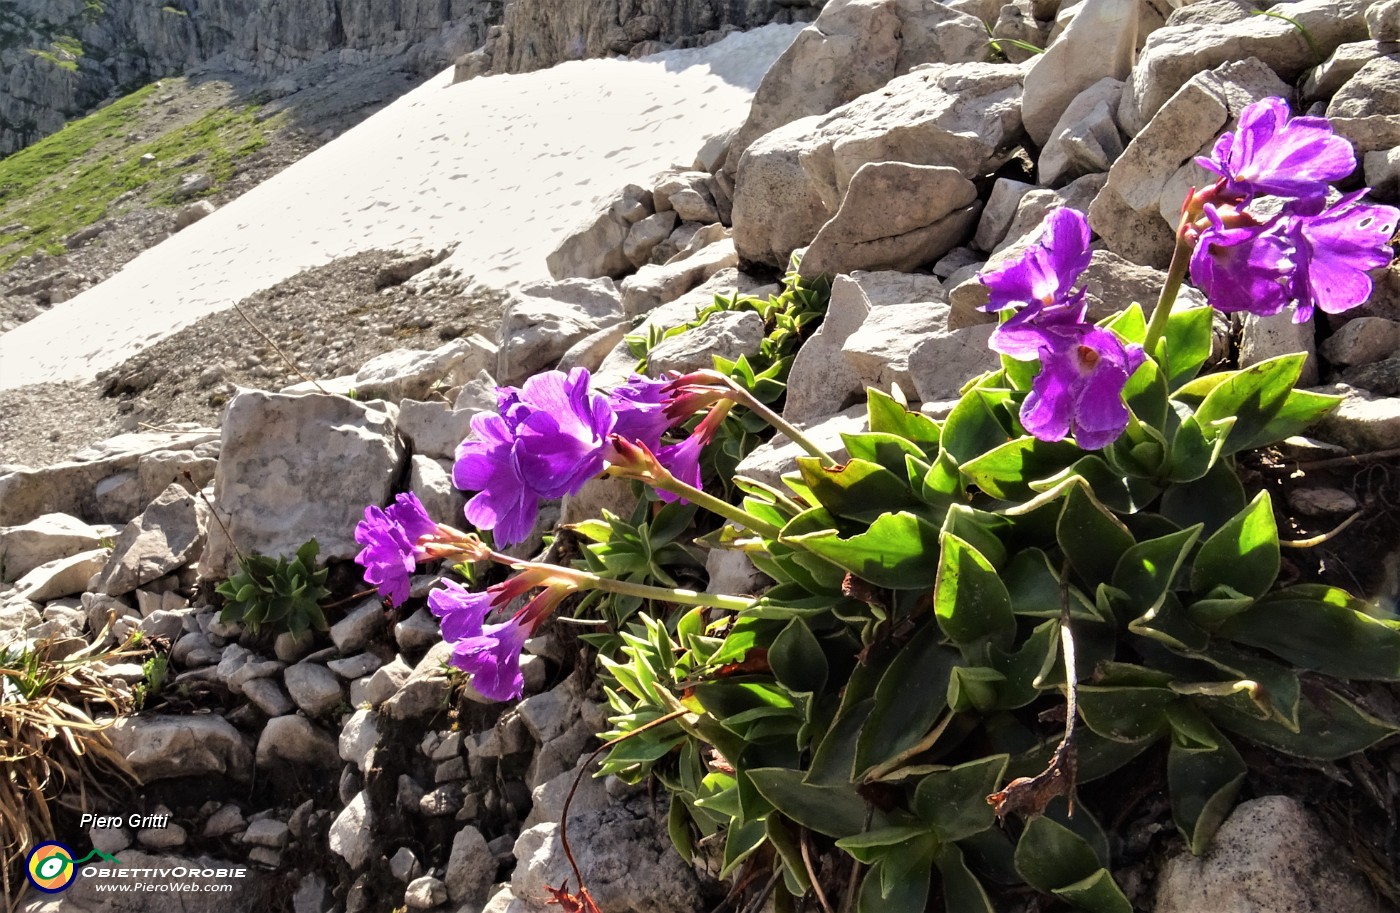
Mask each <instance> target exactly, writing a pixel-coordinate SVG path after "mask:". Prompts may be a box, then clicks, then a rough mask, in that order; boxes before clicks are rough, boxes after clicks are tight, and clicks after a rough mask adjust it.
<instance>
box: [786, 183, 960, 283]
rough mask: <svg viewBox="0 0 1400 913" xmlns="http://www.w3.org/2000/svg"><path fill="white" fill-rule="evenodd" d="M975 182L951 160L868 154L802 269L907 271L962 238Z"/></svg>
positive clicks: (813, 273)
mask: <svg viewBox="0 0 1400 913" xmlns="http://www.w3.org/2000/svg"><path fill="white" fill-rule="evenodd" d="M976 202H977V188H976V186H975V185H974V184H973V183H972V182H971V181H969V180H968V179H967V178H965V177H963V176H962V174H960V173H959V172H958V171H957V170H955V169H953V168H943V167H938V166H933V165H908V164H905V163H903V162H870V163H868V164H865V165H862V166H861V167H860V169H859V170H858V171H856V173H855V175H853V176H852V178H851V183H850V186H849V187H848V188H847V191H846V195H845V197H844V199H842V201H841V206H840V208H839V209H838V210H837V212H836V215H834V216H832V218H831V221H829V222H827V223H826V224H825V225H823V226H822V228H821V230H820V231H819V232H817V236H816V237H815V238H814V239H813V240H812V243H811V246H809V247H808V248H807V253H806V254H805V255H803V258H802V264H801V273H802V275H804V276H818V275H822V274H827V275H831V276H834V275H836V274H838V273H849V272H852V271H855V270H882V269H891V270H900V271H904V272H910V271H912V270H915V269H917V268H919V267H921V266H924V265H926V264H929V263H932V262H933V261H935V260H937V259H938V258H939V257H942V256H943V255H944V254H946V253H947V252H948V251H950V250H952V249H953V248H954V247H956V246H958V245H959V244H961V243H963V241H965V240H967V238H968V236H969V235H970V234H971V232H972V228H973V226H974V225H975V224H976V221H977V215H978V211H979V207H978V206H977V205H975V204H976Z"/></svg>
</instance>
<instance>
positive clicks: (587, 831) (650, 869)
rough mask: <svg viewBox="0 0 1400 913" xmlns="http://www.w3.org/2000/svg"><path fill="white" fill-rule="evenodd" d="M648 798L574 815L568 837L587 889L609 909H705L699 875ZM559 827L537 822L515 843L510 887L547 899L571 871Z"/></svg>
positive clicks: (529, 897)
mask: <svg viewBox="0 0 1400 913" xmlns="http://www.w3.org/2000/svg"><path fill="white" fill-rule="evenodd" d="M651 804H652V803H651V802H650V800H648V799H647V798H646V797H645V796H639V797H636V798H634V799H631V800H629V801H627V802H623V803H618V804H616V805H612V806H609V807H608V808H605V809H601V810H599V811H590V812H584V813H582V814H578V815H577V816H571V817H570V821H569V842H570V844H571V845H572V846H573V850H574V855H575V857H576V858H577V860H578V864H579V868H580V869H581V870H582V873H583V877H584V880H585V881H586V882H587V883H588V889H589V891H590V893H591V894H592V895H593V897H594V899H595V900H596V901H597V902H598V905H599V907H600V908H601V909H604V910H617V911H629V913H690V911H698V910H700V909H703V907H702V892H701V890H700V885H699V883H698V882H697V881H696V878H695V874H694V873H693V872H692V871H691V869H690V866H689V865H687V864H685V863H684V862H682V861H681V858H680V856H679V855H677V854H676V852H675V850H673V849H672V848H671V846H670V845H669V843H668V842H667V841H666V836H665V824H664V820H660V819H659V815H660V814H661V813H658V812H653V811H652V809H651ZM558 832H559V825H558V824H539V825H536V826H535V827H532V828H530V829H529V830H527V831H525V832H524V833H523V834H521V835H520V838H519V839H518V840H517V841H516V842H515V857H516V859H517V860H519V862H518V864H517V866H516V869H515V873H514V875H513V876H512V877H511V890H512V892H513V893H514V894H515V896H516V897H517V898H519V899H521V900H524V901H526V902H528V903H530V904H534V905H543V904H545V903H546V902H547V901H548V899H549V896H550V895H549V893H548V892H547V890H546V888H548V887H550V886H557V885H559V884H561V883H563V879H565V878H569V877H572V870H571V869H570V867H569V863H568V861H567V860H566V859H565V858H564V852H563V847H562V846H561V844H560V842H559V833H558ZM658 850H659V851H658Z"/></svg>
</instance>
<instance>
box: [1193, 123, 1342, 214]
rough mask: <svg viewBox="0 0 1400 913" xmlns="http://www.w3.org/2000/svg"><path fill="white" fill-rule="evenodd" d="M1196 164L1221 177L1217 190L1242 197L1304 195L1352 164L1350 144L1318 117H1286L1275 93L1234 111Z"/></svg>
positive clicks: (1317, 191) (1319, 194) (1321, 193)
mask: <svg viewBox="0 0 1400 913" xmlns="http://www.w3.org/2000/svg"><path fill="white" fill-rule="evenodd" d="M1196 163H1197V164H1198V165H1200V166H1201V167H1202V168H1205V169H1207V170H1209V171H1213V172H1215V173H1216V174H1218V175H1220V176H1221V177H1223V178H1224V179H1225V180H1224V186H1223V187H1222V188H1221V189H1222V191H1223V193H1224V194H1226V195H1227V196H1230V197H1232V198H1234V199H1237V200H1243V201H1245V202H1248V201H1249V200H1251V199H1253V198H1254V197H1255V196H1256V195H1259V194H1273V195H1276V196H1281V197H1291V198H1294V199H1301V200H1309V199H1320V198H1323V197H1326V195H1327V185H1328V183H1329V182H1331V181H1337V180H1341V179H1342V178H1344V177H1346V176H1347V175H1349V174H1351V173H1352V171H1353V170H1354V169H1355V168H1356V155H1355V153H1353V152H1352V148H1351V143H1349V142H1347V141H1346V140H1345V139H1343V138H1342V137H1340V136H1335V135H1334V134H1333V133H1332V126H1331V124H1329V123H1328V122H1327V119H1326V118H1323V117H1295V118H1293V119H1292V120H1289V115H1288V104H1287V103H1286V102H1285V101H1284V100H1283V99H1281V98H1266V99H1263V100H1262V101H1257V102H1255V103H1254V104H1252V105H1249V106H1248V107H1246V108H1245V109H1244V110H1243V111H1241V112H1240V119H1239V126H1238V129H1237V130H1236V131H1235V132H1234V133H1223V134H1221V136H1220V139H1219V140H1217V141H1216V143H1215V149H1214V150H1213V151H1212V153H1211V155H1210V157H1204V156H1202V157H1200V158H1197V159H1196Z"/></svg>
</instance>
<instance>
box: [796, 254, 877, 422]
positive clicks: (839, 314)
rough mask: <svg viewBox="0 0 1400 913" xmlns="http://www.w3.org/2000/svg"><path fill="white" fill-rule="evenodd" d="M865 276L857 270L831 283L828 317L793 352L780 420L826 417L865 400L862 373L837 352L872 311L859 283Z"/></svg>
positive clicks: (803, 420)
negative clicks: (794, 354)
mask: <svg viewBox="0 0 1400 913" xmlns="http://www.w3.org/2000/svg"><path fill="white" fill-rule="evenodd" d="M864 275H865V274H862V273H859V272H858V273H855V274H854V275H850V276H837V277H836V278H835V279H834V280H833V281H832V283H831V299H830V301H829V302H828V303H827V306H826V317H825V318H824V319H823V320H822V324H821V326H819V327H818V328H817V332H816V333H814V334H812V337H811V338H810V339H808V340H807V341H806V342H804V343H803V344H802V347H801V348H799V349H798V350H797V357H796V358H795V359H793V363H792V369H791V371H789V372H788V389H787V400H786V402H785V403H784V405H783V418H785V419H787V420H788V421H789V422H811V421H816V420H820V419H824V418H826V417H827V416H830V415H835V414H836V413H837V412H841V411H842V410H844V409H848V408H850V407H851V406H854V405H856V404H857V403H859V402H861V401H862V400H863V399H864V396H865V388H864V387H862V386H861V376H860V374H859V373H858V372H857V371H856V370H855V368H854V367H852V366H851V363H850V362H848V361H847V360H846V358H845V356H844V355H843V354H842V352H841V348H842V346H844V345H845V343H846V340H847V339H848V338H850V336H851V334H852V333H854V332H855V331H856V330H857V329H859V328H860V325H861V324H862V323H864V322H865V317H866V315H867V314H868V313H869V312H870V302H869V300H868V299H867V298H866V295H865V291H864V289H863V288H862V282H861V280H862V278H863V276H864Z"/></svg>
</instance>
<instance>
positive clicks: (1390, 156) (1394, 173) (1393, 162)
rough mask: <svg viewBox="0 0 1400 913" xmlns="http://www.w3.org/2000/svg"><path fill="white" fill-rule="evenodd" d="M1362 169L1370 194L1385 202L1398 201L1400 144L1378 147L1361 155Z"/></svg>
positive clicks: (1399, 197) (1399, 201)
mask: <svg viewBox="0 0 1400 913" xmlns="http://www.w3.org/2000/svg"><path fill="white" fill-rule="evenodd" d="M1362 169H1363V172H1364V174H1365V176H1366V185H1367V186H1368V187H1370V188H1371V193H1370V196H1372V197H1374V198H1375V199H1376V200H1379V201H1383V202H1386V203H1400V146H1395V147H1392V148H1390V149H1378V150H1376V151H1375V152H1368V153H1366V154H1365V156H1363V157H1362Z"/></svg>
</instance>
